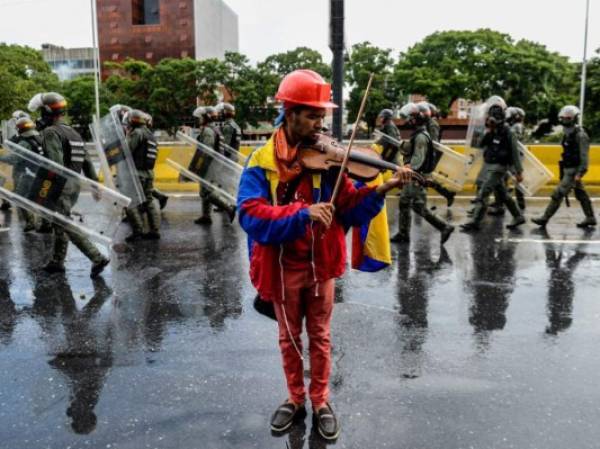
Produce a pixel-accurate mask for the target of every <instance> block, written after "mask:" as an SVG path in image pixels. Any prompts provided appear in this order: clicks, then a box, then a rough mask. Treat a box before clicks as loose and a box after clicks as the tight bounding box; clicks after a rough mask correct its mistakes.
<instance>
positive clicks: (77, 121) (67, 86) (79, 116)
mask: <svg viewBox="0 0 600 449" xmlns="http://www.w3.org/2000/svg"><path fill="white" fill-rule="evenodd" d="M61 92H62V94H63V95H64V96H65V98H66V99H67V102H68V104H69V118H70V120H71V123H72V124H73V125H74V126H76V127H77V130H78V131H79V132H81V134H83V135H84V136H85V137H86V138H87V137H89V136H90V133H89V125H90V123H91V122H92V118H93V116H94V115H95V114H96V92H95V85H94V77H93V76H81V77H77V78H74V79H72V80H69V81H65V82H63V84H62V88H61ZM110 106H111V95H110V93H109V91H108V90H107V89H106V87H105V86H104V85H101V86H100V114H101V115H104V114H106V113H108V108H109V107H110Z"/></svg>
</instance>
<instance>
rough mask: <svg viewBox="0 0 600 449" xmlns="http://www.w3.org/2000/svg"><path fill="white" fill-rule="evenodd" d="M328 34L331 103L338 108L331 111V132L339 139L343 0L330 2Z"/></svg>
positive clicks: (342, 73)
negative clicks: (331, 57) (331, 75)
mask: <svg viewBox="0 0 600 449" xmlns="http://www.w3.org/2000/svg"><path fill="white" fill-rule="evenodd" d="M329 33H330V34H329V48H330V49H331V51H332V52H333V61H332V63H331V66H332V67H331V68H332V72H333V102H334V103H336V104H337V105H338V106H339V107H338V108H337V109H334V110H333V126H332V132H333V135H334V136H335V137H336V138H337V139H341V138H342V118H343V116H344V0H330V3H329Z"/></svg>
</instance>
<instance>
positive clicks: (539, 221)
mask: <svg viewBox="0 0 600 449" xmlns="http://www.w3.org/2000/svg"><path fill="white" fill-rule="evenodd" d="M531 222H532V223H533V224H536V225H538V226H540V227H542V228H545V227H546V225H547V224H548V220H546V219H545V218H544V217H539V218H532V219H531Z"/></svg>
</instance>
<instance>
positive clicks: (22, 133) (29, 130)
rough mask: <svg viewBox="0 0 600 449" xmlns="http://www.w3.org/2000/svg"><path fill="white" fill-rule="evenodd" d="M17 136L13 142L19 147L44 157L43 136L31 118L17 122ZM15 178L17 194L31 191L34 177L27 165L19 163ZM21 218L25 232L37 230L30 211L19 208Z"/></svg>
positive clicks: (16, 167) (15, 170) (14, 171)
mask: <svg viewBox="0 0 600 449" xmlns="http://www.w3.org/2000/svg"><path fill="white" fill-rule="evenodd" d="M16 127H17V132H18V133H19V134H18V135H17V136H14V137H13V138H12V139H11V140H12V141H13V142H14V143H16V144H17V145H19V146H21V147H23V148H25V149H26V150H29V151H31V152H33V153H36V154H39V155H41V156H43V154H44V151H43V148H42V136H40V133H39V132H38V131H37V130H36V129H35V123H34V122H33V121H32V120H31V118H30V117H29V116H28V115H27V114H25V115H24V116H23V117H21V118H20V119H18V120H17V122H16ZM13 178H14V181H15V190H16V191H17V192H19V191H23V192H26V191H28V190H29V186H30V185H31V182H32V181H33V177H32V176H31V175H30V174H29V173H28V171H27V165H26V163H19V164H17V165H15V167H14V170H13ZM19 216H20V217H21V220H23V222H24V223H25V226H24V227H23V232H31V231H33V230H35V216H34V215H33V214H32V213H31V212H29V211H28V210H25V209H21V208H19Z"/></svg>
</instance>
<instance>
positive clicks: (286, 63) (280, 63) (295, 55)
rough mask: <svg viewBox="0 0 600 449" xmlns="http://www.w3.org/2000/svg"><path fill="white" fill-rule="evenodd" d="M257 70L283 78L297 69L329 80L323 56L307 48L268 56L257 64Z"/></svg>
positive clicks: (328, 71)
mask: <svg viewBox="0 0 600 449" xmlns="http://www.w3.org/2000/svg"><path fill="white" fill-rule="evenodd" d="M258 68H259V69H261V70H264V71H265V72H266V73H271V74H276V75H279V78H283V77H284V76H285V75H287V74H288V73H290V72H293V71H294V70H298V69H309V70H314V71H315V72H317V73H319V74H320V75H321V76H323V77H324V78H325V79H327V80H331V66H330V65H329V64H327V63H325V62H324V61H323V55H321V53H319V52H318V51H316V50H313V49H310V48H308V47H298V48H295V49H294V50H290V51H286V52H285V53H277V54H274V55H271V56H269V57H268V58H267V59H265V60H264V61H263V62H261V63H259V64H258Z"/></svg>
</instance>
